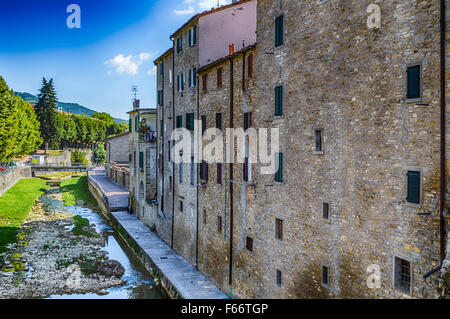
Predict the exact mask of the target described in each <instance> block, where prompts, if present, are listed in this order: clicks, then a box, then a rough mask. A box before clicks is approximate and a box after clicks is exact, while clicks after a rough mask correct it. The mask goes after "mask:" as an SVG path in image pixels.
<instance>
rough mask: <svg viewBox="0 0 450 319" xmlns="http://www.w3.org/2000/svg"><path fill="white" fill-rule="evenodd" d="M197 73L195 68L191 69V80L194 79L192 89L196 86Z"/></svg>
mask: <svg viewBox="0 0 450 319" xmlns="http://www.w3.org/2000/svg"><path fill="white" fill-rule="evenodd" d="M196 73H197V68H193V69H192V78H193V79H194V87H196V86H197V76H196V75H195V74H196Z"/></svg>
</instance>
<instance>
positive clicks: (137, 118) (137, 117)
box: [134, 116, 140, 132]
mask: <svg viewBox="0 0 450 319" xmlns="http://www.w3.org/2000/svg"><path fill="white" fill-rule="evenodd" d="M139 122H140V120H139V116H136V119H135V123H134V124H135V125H134V130H135V131H136V132H137V131H139Z"/></svg>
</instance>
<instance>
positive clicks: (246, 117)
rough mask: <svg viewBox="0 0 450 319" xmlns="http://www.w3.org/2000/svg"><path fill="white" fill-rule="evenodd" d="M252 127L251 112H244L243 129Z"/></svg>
mask: <svg viewBox="0 0 450 319" xmlns="http://www.w3.org/2000/svg"><path fill="white" fill-rule="evenodd" d="M250 127H252V113H251V112H248V113H244V131H246V130H247V129H249V128H250Z"/></svg>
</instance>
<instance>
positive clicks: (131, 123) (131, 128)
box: [128, 118, 133, 133]
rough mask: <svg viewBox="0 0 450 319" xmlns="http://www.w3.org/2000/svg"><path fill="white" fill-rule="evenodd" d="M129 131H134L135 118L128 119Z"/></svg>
mask: <svg viewBox="0 0 450 319" xmlns="http://www.w3.org/2000/svg"><path fill="white" fill-rule="evenodd" d="M128 126H129V127H128V132H130V133H131V132H133V119H132V118H130V120H129V121H128Z"/></svg>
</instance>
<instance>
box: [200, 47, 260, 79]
mask: <svg viewBox="0 0 450 319" xmlns="http://www.w3.org/2000/svg"><path fill="white" fill-rule="evenodd" d="M253 49H256V43H254V44H251V45H248V46H246V47H245V48H242V49H240V50H239V51H236V52H234V53H233V54H229V55H227V56H224V57H223V58H220V59H217V60H215V61H213V62H211V63H210V64H207V65H205V66H202V67H201V68H199V69H198V70H197V73H202V72H204V71H206V70H208V69H210V68H212V67H214V66H216V65H218V64H220V63H222V62H225V61H227V60H231V59H233V58H235V57H236V56H238V55H240V54H242V53H245V52H247V51H250V50H253Z"/></svg>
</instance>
